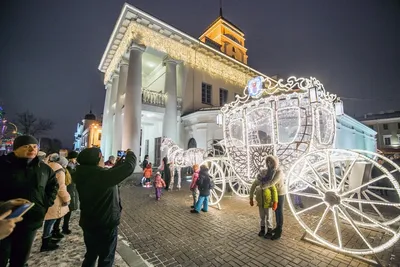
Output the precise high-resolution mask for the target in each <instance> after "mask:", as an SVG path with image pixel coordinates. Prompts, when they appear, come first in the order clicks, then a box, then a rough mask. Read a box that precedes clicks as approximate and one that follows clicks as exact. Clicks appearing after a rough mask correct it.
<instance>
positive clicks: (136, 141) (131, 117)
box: [122, 45, 145, 157]
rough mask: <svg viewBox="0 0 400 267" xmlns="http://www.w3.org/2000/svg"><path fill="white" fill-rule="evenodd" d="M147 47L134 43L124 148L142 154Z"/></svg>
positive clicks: (126, 96)
mask: <svg viewBox="0 0 400 267" xmlns="http://www.w3.org/2000/svg"><path fill="white" fill-rule="evenodd" d="M144 51H145V47H143V46H137V45H132V46H131V47H130V52H129V53H130V54H129V67H128V79H127V82H126V93H125V107H124V126H123V133H122V149H128V148H130V149H132V151H133V152H134V153H135V155H136V157H139V156H140V127H141V120H142V55H143V52H144Z"/></svg>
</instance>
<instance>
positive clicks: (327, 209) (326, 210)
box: [314, 206, 329, 234]
mask: <svg viewBox="0 0 400 267" xmlns="http://www.w3.org/2000/svg"><path fill="white" fill-rule="evenodd" d="M328 212H329V206H327V207H326V209H325V211H324V213H323V214H322V217H321V220H319V222H318V224H317V227H315V230H314V234H316V233H317V231H318V229H319V227H320V226H321V225H322V222H323V221H324V219H325V217H326V215H327V214H328Z"/></svg>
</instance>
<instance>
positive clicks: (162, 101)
mask: <svg viewBox="0 0 400 267" xmlns="http://www.w3.org/2000/svg"><path fill="white" fill-rule="evenodd" d="M247 58H248V56H247V49H246V48H245V38H244V33H243V32H242V31H241V30H240V29H239V28H238V27H237V26H235V25H234V24H233V23H231V22H229V21H228V20H227V19H226V18H225V17H224V16H222V10H221V11H220V16H219V17H218V18H217V19H216V20H215V21H214V22H213V23H211V24H210V26H209V27H208V28H207V29H206V30H205V32H204V33H203V34H202V35H201V36H200V37H199V38H198V39H197V38H194V37H191V36H189V35H187V34H185V33H183V32H182V31H180V30H178V29H176V28H174V27H172V26H170V25H168V24H166V23H164V22H163V21H161V20H159V19H157V18H155V17H152V16H150V15H149V14H147V13H145V12H143V11H141V10H139V9H137V8H135V7H133V6H131V5H129V4H125V5H124V6H123V9H122V11H121V14H120V16H119V18H118V20H117V23H116V25H115V27H114V30H113V32H112V35H111V37H110V39H109V42H108V45H107V47H106V49H105V52H104V54H103V57H102V59H101V62H100V65H99V70H100V71H101V72H103V73H104V84H105V89H106V99H105V104H104V112H103V129H102V134H103V138H102V140H101V148H102V151H103V153H104V154H105V156H106V157H108V156H109V155H116V154H117V151H118V150H125V149H127V148H131V149H132V150H133V151H134V152H135V154H136V155H140V159H143V157H144V155H146V154H147V155H149V157H150V162H154V163H155V164H159V162H160V160H161V155H160V144H161V138H162V137H163V136H165V137H169V138H171V139H172V140H174V141H175V142H176V143H177V144H178V145H179V146H180V147H182V148H183V149H187V148H190V147H199V148H207V147H208V145H209V144H211V143H212V142H213V140H220V139H222V138H223V136H222V129H221V128H220V127H218V126H217V124H216V117H217V114H218V113H219V108H220V107H221V106H223V105H224V104H225V103H227V102H231V101H233V100H234V99H235V95H236V94H242V93H243V89H244V88H245V86H246V83H247V82H248V81H249V80H250V79H251V78H253V77H256V76H262V77H266V75H264V74H262V73H260V72H258V71H257V70H254V69H252V68H250V67H249V66H248V65H247ZM344 127H345V126H344Z"/></svg>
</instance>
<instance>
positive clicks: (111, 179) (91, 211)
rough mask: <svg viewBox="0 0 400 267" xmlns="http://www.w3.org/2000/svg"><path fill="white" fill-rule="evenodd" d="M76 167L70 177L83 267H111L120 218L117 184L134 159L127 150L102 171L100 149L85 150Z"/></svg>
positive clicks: (133, 162) (102, 161)
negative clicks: (76, 196)
mask: <svg viewBox="0 0 400 267" xmlns="http://www.w3.org/2000/svg"><path fill="white" fill-rule="evenodd" d="M77 161H78V163H79V165H78V166H77V167H76V171H75V172H74V173H73V174H72V180H73V181H74V182H75V184H76V188H77V190H78V193H79V199H80V209H81V216H80V220H79V225H80V226H81V228H82V230H83V238H84V241H85V245H86V254H85V259H84V261H83V263H82V267H91V266H94V265H95V262H96V260H97V258H98V266H103V267H111V266H113V263H114V258H115V250H116V248H117V240H118V225H119V223H120V217H121V210H122V206H121V199H120V194H119V188H118V184H119V183H121V182H122V181H123V180H125V179H126V178H128V177H129V176H130V175H131V174H132V173H133V171H134V170H135V167H136V156H135V154H134V153H133V152H132V151H130V150H128V151H127V152H126V155H125V156H124V158H122V159H121V160H120V161H118V162H117V164H115V166H114V167H113V168H110V169H107V168H104V160H103V156H102V153H101V150H100V149H99V148H96V147H92V148H85V149H84V150H83V151H81V152H80V153H79V155H78V158H77Z"/></svg>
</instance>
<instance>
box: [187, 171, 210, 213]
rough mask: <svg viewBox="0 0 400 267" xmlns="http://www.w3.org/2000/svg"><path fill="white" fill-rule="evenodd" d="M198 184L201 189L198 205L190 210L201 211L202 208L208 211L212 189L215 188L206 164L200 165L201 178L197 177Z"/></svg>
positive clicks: (193, 211)
mask: <svg viewBox="0 0 400 267" xmlns="http://www.w3.org/2000/svg"><path fill="white" fill-rule="evenodd" d="M196 184H197V186H198V189H199V198H198V200H197V202H196V205H195V206H194V209H192V210H191V211H190V212H191V213H199V212H200V209H201V211H203V212H207V211H208V198H209V196H210V190H211V189H213V188H214V183H213V182H212V181H211V179H210V175H209V174H208V168H207V166H205V165H201V166H200V172H199V178H198V179H197V182H196ZM202 207H203V208H202Z"/></svg>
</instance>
